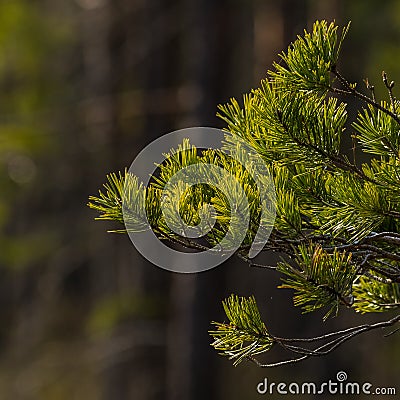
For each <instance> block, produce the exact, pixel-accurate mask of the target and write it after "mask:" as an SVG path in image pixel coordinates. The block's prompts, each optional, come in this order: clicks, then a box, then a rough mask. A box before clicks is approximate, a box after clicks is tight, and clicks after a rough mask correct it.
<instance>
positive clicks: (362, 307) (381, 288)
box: [353, 276, 400, 313]
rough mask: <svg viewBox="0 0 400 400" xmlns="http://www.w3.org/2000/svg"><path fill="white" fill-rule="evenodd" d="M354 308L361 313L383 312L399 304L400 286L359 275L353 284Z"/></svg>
mask: <svg viewBox="0 0 400 400" xmlns="http://www.w3.org/2000/svg"><path fill="white" fill-rule="evenodd" d="M353 294H354V298H355V303H354V308H355V310H356V311H358V312H361V313H368V312H384V311H390V310H393V309H396V308H397V307H399V306H400V286H399V284H397V283H388V284H382V281H381V280H375V279H371V278H368V277H365V276H362V277H360V279H359V280H358V282H357V283H356V284H355V285H354V286H353Z"/></svg>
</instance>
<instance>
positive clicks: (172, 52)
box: [0, 0, 400, 400]
mask: <svg viewBox="0 0 400 400" xmlns="http://www.w3.org/2000/svg"><path fill="white" fill-rule="evenodd" d="M315 19H327V20H329V21H331V20H333V19H335V20H336V22H337V23H338V24H341V25H344V24H346V23H347V22H348V21H349V20H351V21H352V27H351V30H350V33H349V36H348V38H347V41H346V44H345V46H344V49H343V54H342V57H341V65H340V68H341V70H342V72H343V73H344V74H345V75H346V76H347V77H348V78H349V79H350V80H354V81H357V82H359V85H360V87H362V79H363V78H365V77H369V79H370V81H371V82H372V83H374V84H375V86H376V87H377V93H378V95H380V96H383V95H384V91H383V90H381V89H380V87H381V86H382V85H381V78H380V76H381V71H382V70H383V69H385V70H386V71H387V72H388V74H389V79H394V80H396V78H398V79H400V56H399V50H400V3H399V2H398V1H395V0H386V1H372V0H370V1H368V0H353V1H345V0H332V1H317V0H314V1H311V0H298V1H289V0H281V1H276V0H265V1H261V0H246V1H245V0H218V1H215V0H202V1H200V0H192V1H189V0H187V1H185V0H175V1H172V0H171V1H168V0H164V1H161V0H159V1H157V0H148V1H146V0H76V1H73V0H10V1H7V0H1V1H0V188H1V195H0V224H1V230H0V245H1V246H0V316H1V319H0V398H1V399H13V400H36V399H37V400H39V399H40V400H47V399H51V400H64V399H65V400H67V399H68V400H74V399H79V400H81V399H85V400H92V399H96V400H97V399H101V400H125V399H127V400H128V399H135V400H136V399H138V400H142V399H146V400H152V399H167V400H180V399H182V400H187V399H191V400H200V399H202V400H203V399H209V400H217V399H224V400H225V399H230V400H239V399H256V398H260V397H261V396H260V395H258V394H257V392H256V385H257V383H258V382H259V381H261V380H262V379H263V378H264V377H268V379H269V380H270V381H275V382H278V381H286V382H292V381H298V382H302V381H314V382H316V383H320V382H322V381H325V380H328V379H334V378H335V376H336V373H337V372H338V371H340V370H344V371H346V372H347V374H348V376H349V380H350V381H360V382H364V381H370V382H372V383H373V384H374V386H395V385H396V383H397V382H398V376H399V372H400V367H399V362H398V360H399V356H400V339H399V335H394V336H391V337H390V338H387V339H384V338H383V337H382V336H383V332H374V333H371V334H369V335H367V336H362V337H359V338H357V339H356V340H354V341H353V342H351V343H348V344H346V345H344V346H343V347H342V348H340V349H339V350H338V351H336V352H335V353H334V354H332V355H330V356H327V357H325V358H318V359H312V360H308V361H306V362H304V363H302V364H299V365H292V366H287V367H282V368H279V369H271V370H261V369H258V368H257V367H256V366H254V365H253V364H249V363H243V364H242V365H240V366H239V367H237V368H234V367H233V366H232V364H231V362H229V361H228V360H227V359H225V358H222V357H220V356H218V355H217V353H216V352H215V351H214V350H213V349H212V348H211V346H210V345H209V344H210V342H211V338H210V337H209V336H208V334H207V330H208V329H210V322H211V321H212V320H223V319H224V315H223V310H222V307H221V300H222V299H223V298H224V297H226V296H228V295H229V294H230V293H232V292H234V293H237V294H239V295H246V296H247V295H250V294H254V295H255V296H256V298H257V301H258V303H259V305H260V308H261V310H262V314H263V317H264V319H265V320H266V321H267V326H268V327H269V329H270V330H271V331H272V332H273V333H274V334H276V335H281V336H285V335H287V336H308V335H311V334H321V333H325V332H328V331H330V330H332V329H339V328H345V327H348V326H351V325H354V324H357V323H364V322H368V321H372V320H376V319H377V317H378V318H384V316H382V315H381V316H359V315H354V314H353V313H351V312H347V311H344V312H343V313H342V314H341V315H340V316H339V317H337V318H334V319H330V320H328V321H327V322H326V323H322V315H323V314H322V313H316V314H314V315H306V316H304V315H302V314H301V312H300V310H298V309H294V308H293V306H292V299H291V293H290V292H289V291H285V290H277V289H276V286H277V285H278V284H279V278H278V277H277V275H275V274H274V273H270V272H268V271H261V270H257V269H255V268H250V267H249V266H248V265H246V264H245V263H243V262H240V261H238V260H235V259H232V260H230V261H228V262H226V263H225V264H224V265H222V266H220V267H218V268H216V269H214V270H211V271H207V272H203V273H200V274H196V275H178V274H174V273H169V272H167V271H164V270H161V269H159V268H156V267H154V266H152V265H150V264H148V263H147V262H146V261H145V260H144V259H143V258H142V257H141V256H140V255H139V254H138V253H137V251H136V250H135V248H134V247H133V246H132V244H131V242H130V241H129V238H128V237H127V236H125V235H117V234H108V233H106V230H107V229H112V228H115V225H113V224H107V223H102V222H94V220H93V219H94V217H95V216H96V213H95V212H93V211H92V210H90V209H88V208H87V207H86V203H87V198H88V196H89V195H90V194H96V193H97V190H98V189H99V188H100V187H101V185H102V183H103V182H104V181H105V175H106V174H107V173H109V172H111V171H118V170H123V169H124V168H125V167H127V166H129V165H130V163H131V161H132V160H133V159H134V157H135V155H136V154H137V153H138V151H140V149H142V148H143V147H144V146H145V145H146V144H147V143H149V142H150V141H151V140H153V139H155V138H157V137H159V136H160V135H162V134H164V133H167V132H170V131H173V130H176V129H179V128H184V127H190V126H213V127H223V126H224V125H223V124H222V122H221V121H220V120H218V119H217V118H216V116H215V114H216V110H217V105H218V104H219V103H224V102H227V101H228V100H229V98H231V97H237V98H240V97H241V96H242V94H243V93H246V92H248V91H249V90H250V89H251V88H253V87H256V86H257V85H258V84H259V82H260V80H261V79H262V78H263V77H264V76H265V74H266V71H267V69H269V68H271V64H272V61H273V60H277V54H278V53H279V52H280V51H282V50H284V49H286V47H287V46H288V44H289V43H290V42H291V41H293V40H294V39H295V38H296V35H297V34H301V33H302V30H303V28H305V27H308V28H309V27H310V26H311V24H312V22H313V21H314V20H315ZM396 88H397V87H396V86H395V94H396V92H397V90H396ZM350 100H351V99H347V101H349V111H350V114H351V115H352V116H354V109H355V107H356V106H359V104H356V103H353V102H352V101H350ZM264 261H265V262H268V263H273V262H276V259H273V258H270V259H265V260H264ZM281 356H285V355H284V354H275V353H272V354H271V355H268V357H270V358H268V359H269V360H272V359H275V358H277V357H281ZM398 389H399V390H400V387H399V388H398ZM266 398H268V397H266ZM269 398H272V397H271V396H270V397H269ZM304 398H307V396H304ZM320 398H323V397H321V396H320Z"/></svg>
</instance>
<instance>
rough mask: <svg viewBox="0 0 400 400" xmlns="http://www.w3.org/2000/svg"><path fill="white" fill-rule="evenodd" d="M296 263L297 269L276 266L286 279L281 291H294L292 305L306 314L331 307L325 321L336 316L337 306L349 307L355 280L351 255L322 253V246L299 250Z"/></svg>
mask: <svg viewBox="0 0 400 400" xmlns="http://www.w3.org/2000/svg"><path fill="white" fill-rule="evenodd" d="M299 251H300V254H298V255H297V258H296V260H295V262H296V265H297V266H298V267H292V266H291V265H290V264H289V263H287V262H281V263H280V264H279V267H278V268H279V271H281V272H282V273H283V274H284V275H286V277H285V278H283V285H281V287H282V288H288V289H294V290H295V292H296V294H295V296H294V304H295V305H296V306H302V307H303V310H304V311H305V312H310V311H314V310H317V309H318V308H321V307H330V309H329V311H328V312H327V313H326V314H325V316H324V319H326V318H327V317H329V315H331V314H332V313H334V314H337V313H338V309H339V305H340V304H345V305H347V306H351V305H352V302H353V301H352V294H351V291H352V285H353V281H354V278H355V276H356V271H355V268H354V265H352V262H351V254H346V253H345V252H339V251H337V250H335V251H334V252H333V253H332V254H328V253H327V252H325V251H324V250H323V249H322V247H321V246H316V247H309V248H307V247H306V246H300V247H299Z"/></svg>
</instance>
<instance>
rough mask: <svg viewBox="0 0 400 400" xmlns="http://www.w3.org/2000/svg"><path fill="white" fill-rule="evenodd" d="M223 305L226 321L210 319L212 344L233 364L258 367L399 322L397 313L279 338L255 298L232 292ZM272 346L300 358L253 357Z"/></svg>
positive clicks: (314, 353)
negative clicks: (311, 334) (306, 335)
mask: <svg viewBox="0 0 400 400" xmlns="http://www.w3.org/2000/svg"><path fill="white" fill-rule="evenodd" d="M223 306H224V310H225V313H226V316H227V317H228V320H229V324H228V323H219V322H213V325H215V326H216V327H217V328H218V329H217V330H212V331H209V333H210V335H211V336H212V337H213V338H214V341H213V342H212V343H211V346H213V347H214V348H215V349H216V350H218V351H220V352H222V353H221V354H222V355H225V356H228V357H229V359H233V360H234V366H237V365H238V364H239V363H240V362H242V361H243V360H245V359H248V360H250V361H252V362H254V363H255V364H256V365H257V366H259V367H262V368H270V367H276V366H281V365H284V364H293V363H297V362H299V361H303V360H306V359H307V358H309V357H318V356H324V355H327V354H329V353H331V352H332V351H334V350H335V349H337V348H338V347H339V346H340V345H342V344H343V343H345V342H347V341H348V340H350V339H353V338H354V337H356V336H358V335H360V334H362V333H364V332H369V331H372V330H376V329H379V328H386V327H390V326H393V325H395V324H396V323H398V322H399V321H400V315H398V316H396V317H394V318H392V319H390V320H388V321H383V322H378V323H375V324H364V325H359V326H356V327H352V328H348V329H344V330H339V331H336V332H331V333H327V334H325V335H321V336H316V337H311V338H282V337H278V336H274V335H272V334H271V333H270V332H269V331H267V329H266V327H265V325H264V323H263V322H262V320H261V316H260V313H259V310H258V307H257V304H256V301H255V299H254V297H250V298H248V299H247V298H244V297H238V296H235V295H231V296H230V297H229V298H228V299H226V300H225V301H224V302H223ZM321 341H324V342H325V343H324V344H322V345H319V346H317V347H316V348H313V347H305V346H304V345H301V346H300V345H298V344H297V343H302V344H303V343H304V344H307V345H309V346H312V345H313V344H315V343H318V342H321ZM273 345H278V346H280V347H282V348H283V349H285V350H288V351H289V352H292V353H293V354H300V355H301V357H297V358H296V357H295V358H291V359H288V360H283V361H278V362H273V363H268V364H264V363H262V362H260V361H259V360H258V359H257V358H255V357H256V356H257V355H259V354H261V353H266V352H268V351H269V350H271V348H272V347H273Z"/></svg>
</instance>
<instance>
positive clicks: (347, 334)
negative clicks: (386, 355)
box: [249, 315, 400, 368]
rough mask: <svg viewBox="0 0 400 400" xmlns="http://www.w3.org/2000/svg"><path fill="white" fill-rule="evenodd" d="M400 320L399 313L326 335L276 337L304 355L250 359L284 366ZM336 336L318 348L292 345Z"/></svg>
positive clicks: (257, 363) (325, 351)
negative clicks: (263, 359)
mask: <svg viewBox="0 0 400 400" xmlns="http://www.w3.org/2000/svg"><path fill="white" fill-rule="evenodd" d="M399 321H400V315H397V316H395V317H394V318H392V319H390V320H388V321H383V322H377V323H375V324H364V325H359V326H357V327H352V328H349V329H345V330H342V331H337V332H331V333H328V334H326V335H322V336H317V337H313V338H307V339H301V338H300V339H299V338H295V339H285V338H277V337H274V340H275V342H276V343H278V344H280V345H282V347H283V348H285V349H287V350H289V351H292V352H294V353H300V354H301V352H302V351H303V352H304V355H303V356H301V357H298V358H292V359H287V360H283V361H278V362H275V363H268V364H264V363H261V362H260V361H258V360H257V359H256V358H255V357H249V359H250V361H252V362H254V363H255V364H256V365H257V366H258V367H261V368H271V367H278V366H282V365H285V364H294V363H297V362H299V361H303V360H306V359H308V358H310V357H316V356H323V355H327V354H329V353H331V352H332V351H334V350H335V349H336V348H337V347H339V346H340V345H342V344H343V343H345V342H347V341H348V340H350V339H353V338H354V337H356V336H358V335H360V334H362V333H364V332H369V331H372V330H376V329H379V328H387V327H391V326H393V325H395V324H396V323H398V322H399ZM399 329H400V328H399ZM396 331H397V330H396ZM393 333H395V332H392V333H391V334H393ZM334 336H338V337H336V338H335V339H332V340H331V341H329V342H328V343H325V344H323V345H321V346H319V347H317V348H316V349H307V348H301V347H297V346H291V345H290V343H295V342H306V343H314V342H317V341H320V340H326V339H329V338H331V337H334ZM288 343H289V344H288Z"/></svg>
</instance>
